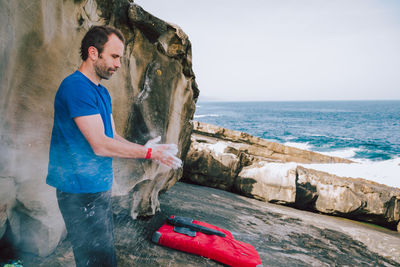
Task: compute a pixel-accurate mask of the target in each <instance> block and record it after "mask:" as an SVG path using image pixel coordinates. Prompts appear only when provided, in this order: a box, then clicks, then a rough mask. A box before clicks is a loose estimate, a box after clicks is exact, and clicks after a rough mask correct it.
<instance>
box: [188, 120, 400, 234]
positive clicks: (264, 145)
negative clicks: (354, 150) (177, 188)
mask: <svg viewBox="0 0 400 267" xmlns="http://www.w3.org/2000/svg"><path fill="white" fill-rule="evenodd" d="M193 125H194V129H193V134H192V137H191V138H192V140H191V141H192V143H191V147H190V150H189V153H188V156H187V158H186V161H185V167H184V177H183V179H184V180H186V181H188V182H192V183H196V184H200V185H205V186H210V187H214V188H219V189H223V190H226V191H231V192H235V193H238V194H241V195H244V196H247V197H251V198H255V199H258V200H261V201H265V202H273V203H278V204H283V205H288V206H292V207H295V208H299V209H304V210H309V211H314V212H319V213H324V214H330V215H337V216H341V217H346V218H350V219H354V220H359V221H366V222H371V223H374V224H377V225H381V226H384V227H387V228H390V229H393V230H395V229H397V231H400V224H399V219H400V190H399V189H398V188H393V187H389V186H386V185H382V184H378V183H375V182H372V181H368V180H365V179H362V178H349V177H339V176H336V175H333V174H329V173H326V172H322V171H318V170H314V169H312V168H310V167H307V168H305V167H303V166H301V164H304V163H332V164H335V163H349V164H352V163H353V162H352V161H350V160H346V159H342V158H337V157H330V156H326V155H322V154H319V153H315V152H311V151H306V150H301V149H298V148H293V147H288V146H284V145H281V144H278V143H274V142H268V141H266V140H264V139H261V138H257V137H254V136H251V135H249V134H246V133H242V132H238V131H233V130H229V129H224V128H221V127H218V126H214V125H210V124H206V123H201V122H197V121H194V122H193ZM353 164H356V163H353ZM307 166H312V165H307Z"/></svg>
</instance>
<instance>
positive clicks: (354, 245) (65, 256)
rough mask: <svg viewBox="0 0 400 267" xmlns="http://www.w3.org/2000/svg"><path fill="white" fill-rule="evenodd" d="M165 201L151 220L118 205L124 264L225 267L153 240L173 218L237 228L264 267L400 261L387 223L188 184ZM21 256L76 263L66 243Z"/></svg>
mask: <svg viewBox="0 0 400 267" xmlns="http://www.w3.org/2000/svg"><path fill="white" fill-rule="evenodd" d="M160 202H161V210H162V211H161V212H158V213H156V215H155V216H153V217H151V218H150V219H147V220H133V219H132V218H131V217H130V216H129V214H124V212H123V210H122V209H119V208H118V207H114V211H115V212H116V213H117V214H116V215H115V217H114V218H115V224H116V228H115V238H116V248H117V256H118V264H119V265H118V266H120V267H125V266H127V267H128V266H178V267H179V266H182V267H183V266H200V267H201V266H204V267H206V266H223V265H221V264H219V263H217V262H214V261H212V260H209V259H206V258H203V257H199V256H195V255H191V254H188V253H184V252H179V251H175V250H172V249H169V248H165V247H161V246H158V245H155V244H153V243H152V242H151V241H150V238H151V235H152V233H153V232H154V231H156V230H157V229H158V228H159V227H160V226H161V225H162V224H163V222H164V221H165V218H166V217H167V216H169V215H181V216H187V217H192V218H194V219H197V220H201V221H206V222H208V223H211V224H215V225H217V226H219V227H222V228H225V229H227V230H229V231H231V232H232V233H233V235H234V237H235V239H237V240H240V241H244V242H247V243H250V244H252V245H253V246H254V247H255V248H256V249H257V251H258V253H259V254H260V257H261V260H262V262H263V264H264V266H400V234H399V233H397V232H393V231H389V230H386V229H384V228H380V227H376V226H372V225H367V224H362V223H358V222H354V221H350V220H346V219H340V218H335V217H331V216H325V215H319V214H314V213H310V212H306V211H301V210H296V209H293V208H289V207H285V206H280V205H275V204H271V203H265V202H262V201H258V200H255V199H249V198H246V197H242V196H239V195H236V194H232V193H230V192H226V191H222V190H218V189H214V188H209V187H202V186H198V185H191V184H185V183H180V182H179V183H177V184H175V185H174V186H173V187H172V188H171V189H170V190H168V191H167V192H166V193H164V194H162V195H160ZM20 257H21V258H22V259H23V260H24V266H27V267H29V266H43V267H47V266H53V267H70V266H71V267H72V266H74V263H73V256H72V250H71V248H70V245H69V243H68V242H66V241H65V242H63V243H62V244H61V245H60V246H59V247H58V248H57V250H56V251H55V252H54V253H53V254H51V255H50V256H49V257H46V258H40V257H33V256H30V255H27V254H24V255H20Z"/></svg>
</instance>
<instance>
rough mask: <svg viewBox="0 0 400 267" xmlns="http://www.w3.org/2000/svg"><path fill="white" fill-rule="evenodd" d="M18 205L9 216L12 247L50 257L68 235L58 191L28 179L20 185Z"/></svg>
mask: <svg viewBox="0 0 400 267" xmlns="http://www.w3.org/2000/svg"><path fill="white" fill-rule="evenodd" d="M39 192H40V193H39ZM16 202H17V203H16V206H15V208H14V211H13V212H12V215H11V217H10V228H11V233H12V243H13V245H14V246H16V247H18V248H19V249H21V250H23V251H28V252H30V253H34V254H36V255H39V256H42V257H43V256H47V255H49V254H50V253H52V252H53V251H54V249H55V248H56V247H57V245H58V243H59V242H60V241H61V240H62V239H64V238H65V236H66V230H65V224H64V220H63V219H62V216H61V213H60V210H59V209H58V204H57V199H56V196H55V189H54V188H51V187H49V186H47V185H46V184H45V183H43V182H42V183H38V182H37V181H34V180H29V181H28V182H25V183H23V184H21V185H20V186H18V191H17V199H16Z"/></svg>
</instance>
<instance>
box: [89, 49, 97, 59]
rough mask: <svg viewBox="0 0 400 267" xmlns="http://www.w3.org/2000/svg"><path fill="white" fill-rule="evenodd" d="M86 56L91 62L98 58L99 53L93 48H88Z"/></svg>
mask: <svg viewBox="0 0 400 267" xmlns="http://www.w3.org/2000/svg"><path fill="white" fill-rule="evenodd" d="M88 56H89V58H90V59H91V60H96V59H97V58H98V57H99V51H98V50H97V48H96V47H94V46H89V48H88Z"/></svg>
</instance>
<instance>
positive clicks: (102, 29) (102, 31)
mask: <svg viewBox="0 0 400 267" xmlns="http://www.w3.org/2000/svg"><path fill="white" fill-rule="evenodd" d="M111 34H115V35H116V36H117V37H118V38H119V39H120V40H121V41H122V42H123V43H124V44H125V38H124V35H123V34H122V32H121V31H120V30H118V29H116V28H114V27H111V26H92V27H90V29H89V31H88V32H87V33H86V34H85V36H84V37H83V39H82V43H81V58H82V60H83V61H85V60H86V59H87V58H88V49H89V47H91V46H94V47H96V48H97V50H98V51H99V54H101V52H103V48H104V44H105V43H107V41H108V37H109V36H110V35H111Z"/></svg>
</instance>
